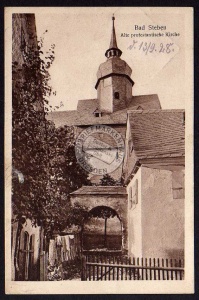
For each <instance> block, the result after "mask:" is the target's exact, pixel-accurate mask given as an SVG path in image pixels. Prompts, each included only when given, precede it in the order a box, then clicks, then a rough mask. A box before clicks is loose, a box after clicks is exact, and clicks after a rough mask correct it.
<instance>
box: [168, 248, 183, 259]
mask: <svg viewBox="0 0 199 300" xmlns="http://www.w3.org/2000/svg"><path fill="white" fill-rule="evenodd" d="M165 253H166V257H167V258H169V259H184V249H177V248H176V249H166V250H165Z"/></svg>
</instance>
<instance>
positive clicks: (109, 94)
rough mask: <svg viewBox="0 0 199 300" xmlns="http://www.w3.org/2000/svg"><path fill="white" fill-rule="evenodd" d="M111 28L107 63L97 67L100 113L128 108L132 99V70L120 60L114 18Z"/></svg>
mask: <svg viewBox="0 0 199 300" xmlns="http://www.w3.org/2000/svg"><path fill="white" fill-rule="evenodd" d="M112 21H113V27H112V35H111V41H110V46H109V48H108V50H106V52H105V56H106V57H107V61H106V62H104V63H102V64H101V65H100V66H99V69H98V72H97V83H96V85H95V88H96V89H97V98H98V100H99V109H100V111H101V112H106V113H112V112H115V111H118V110H121V109H124V108H126V107H127V106H128V104H129V102H130V101H131V99H132V86H133V84H134V82H133V80H132V79H131V73H132V70H131V68H130V67H129V65H128V64H127V63H126V62H125V61H124V60H122V59H121V58H120V56H121V55H122V51H121V50H120V49H119V48H118V46H117V40H116V34H115V25H114V21H115V17H114V15H113V17H112Z"/></svg>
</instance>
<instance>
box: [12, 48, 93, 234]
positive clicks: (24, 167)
mask: <svg viewBox="0 0 199 300" xmlns="http://www.w3.org/2000/svg"><path fill="white" fill-rule="evenodd" d="M54 48H55V46H54V45H52V47H51V49H49V52H48V55H47V56H45V55H44V53H43V51H42V50H41V49H42V42H40V43H39V44H38V47H37V48H36V49H35V48H34V47H32V48H29V49H28V52H26V54H25V59H24V63H23V65H19V64H18V62H17V61H14V62H13V68H12V75H13V77H12V78H13V85H12V165H13V175H14V176H13V180H12V209H13V216H15V220H19V219H20V218H21V217H22V216H26V217H27V218H30V219H31V220H32V222H33V223H34V224H35V225H36V224H39V225H40V224H42V226H44V228H45V229H46V231H49V232H52V230H53V229H54V228H63V227H64V226H66V224H68V223H71V220H72V218H71V213H72V210H71V206H70V204H69V199H68V195H69V193H70V192H72V191H74V190H76V189H77V188H79V187H81V186H82V184H87V183H88V179H87V177H88V174H87V173H86V172H85V170H83V169H82V168H81V167H80V166H79V165H78V164H77V163H76V158H75V151H74V129H73V128H71V127H67V126H65V127H61V128H56V127H55V125H54V123H52V122H50V121H48V120H47V119H46V115H47V113H48V111H49V109H50V107H49V105H48V97H49V96H50V94H51V93H52V88H51V87H50V86H49V79H50V75H49V71H48V69H49V67H50V66H51V64H52V62H53V60H54ZM41 57H45V59H42V58H41ZM19 178H22V180H19ZM74 209H75V210H76V212H77V210H78V209H79V212H82V211H81V209H80V208H78V209H77V208H74ZM82 210H84V209H83V208H82ZM82 213H83V212H82ZM83 214H84V213H83ZM69 219H70V222H69V221H68V220H69ZM80 219H81V218H80ZM73 221H75V219H74V220H73ZM78 222H79V220H76V223H78ZM80 222H81V221H80Z"/></svg>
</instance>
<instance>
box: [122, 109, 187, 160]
mask: <svg viewBox="0 0 199 300" xmlns="http://www.w3.org/2000/svg"><path fill="white" fill-rule="evenodd" d="M128 115H129V121H130V128H131V135H132V142H133V149H134V151H135V154H136V156H137V157H138V159H142V158H158V157H177V156H184V155H185V129H184V110H178V109H174V110H143V111H141V110H137V111H132V112H130V111H128Z"/></svg>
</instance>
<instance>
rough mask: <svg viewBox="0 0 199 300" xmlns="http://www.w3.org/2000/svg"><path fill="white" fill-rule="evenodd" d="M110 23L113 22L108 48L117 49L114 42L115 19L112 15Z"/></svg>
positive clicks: (115, 41)
mask: <svg viewBox="0 0 199 300" xmlns="http://www.w3.org/2000/svg"><path fill="white" fill-rule="evenodd" d="M112 21H113V27H112V35H111V41H110V46H109V48H117V40H116V34H115V24H114V21H115V17H114V14H113V16H112Z"/></svg>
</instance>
